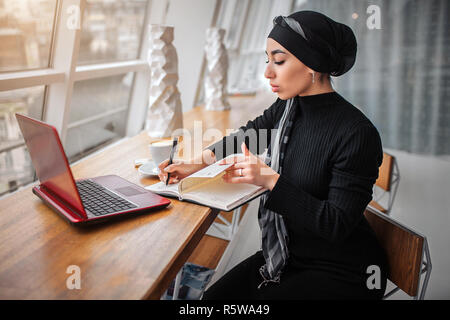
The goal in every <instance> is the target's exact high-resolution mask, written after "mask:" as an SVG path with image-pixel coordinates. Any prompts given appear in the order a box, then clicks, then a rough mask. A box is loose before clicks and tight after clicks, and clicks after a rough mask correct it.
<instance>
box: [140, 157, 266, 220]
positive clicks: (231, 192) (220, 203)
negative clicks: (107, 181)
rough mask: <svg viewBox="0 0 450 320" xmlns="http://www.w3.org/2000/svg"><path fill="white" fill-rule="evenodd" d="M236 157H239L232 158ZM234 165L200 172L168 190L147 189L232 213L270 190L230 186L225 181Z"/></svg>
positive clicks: (162, 185) (160, 186) (156, 186)
mask: <svg viewBox="0 0 450 320" xmlns="http://www.w3.org/2000/svg"><path fill="white" fill-rule="evenodd" d="M233 156H236V154H233V155H230V156H228V157H227V158H229V157H233ZM230 166H232V164H226V165H219V164H218V162H216V163H213V164H212V165H210V166H208V167H206V168H203V169H202V170H199V171H197V172H195V173H193V174H191V175H190V176H188V177H186V178H184V179H182V180H181V181H180V182H178V183H175V184H169V185H168V186H166V184H165V183H164V182H158V183H155V184H153V185H151V186H148V187H146V189H147V190H150V191H153V192H155V193H157V194H160V195H165V196H168V197H178V199H179V200H186V201H190V202H194V203H198V204H202V205H205V206H208V207H211V208H217V209H219V210H222V211H231V210H233V209H235V208H236V207H239V206H241V205H242V204H244V203H246V202H248V201H250V200H252V199H254V198H256V197H257V196H259V195H261V194H263V193H264V192H266V191H267V189H265V188H263V187H260V186H255V185H253V184H247V183H238V184H235V183H233V184H231V183H226V182H224V181H223V180H222V176H223V175H224V174H225V170H226V169H227V168H228V167H230Z"/></svg>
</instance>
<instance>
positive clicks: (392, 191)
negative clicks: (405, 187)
mask: <svg viewBox="0 0 450 320" xmlns="http://www.w3.org/2000/svg"><path fill="white" fill-rule="evenodd" d="M399 182H400V173H399V169H398V165H397V161H396V160H395V157H394V156H392V155H390V154H388V153H386V152H383V162H382V163H381V166H380V168H379V171H378V179H377V181H375V187H374V194H376V193H377V192H376V191H378V190H381V191H382V193H381V194H379V195H378V196H375V197H374V198H375V199H374V200H372V201H371V202H370V203H369V206H371V207H373V208H375V209H377V210H379V211H381V212H383V213H385V214H387V215H388V214H389V212H390V211H391V209H392V205H393V203H394V199H395V195H396V194H397V188H398V184H399ZM386 195H388V197H389V198H388V200H387V201H386V200H384V199H383V198H384V197H385V196H386ZM382 200H384V202H383V204H382V203H381V201H382ZM384 203H386V205H385V204H384Z"/></svg>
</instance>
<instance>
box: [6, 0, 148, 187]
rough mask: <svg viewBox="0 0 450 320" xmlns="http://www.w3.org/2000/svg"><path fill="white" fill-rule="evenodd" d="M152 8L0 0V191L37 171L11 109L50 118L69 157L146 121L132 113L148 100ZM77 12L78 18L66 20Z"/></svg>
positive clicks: (93, 0) (138, 1) (98, 1)
mask: <svg viewBox="0 0 450 320" xmlns="http://www.w3.org/2000/svg"><path fill="white" fill-rule="evenodd" d="M74 3H75V4H74ZM77 3H78V5H77ZM74 6H75V8H74ZM74 9H76V10H74ZM149 9H150V5H149V1H148V0H134V1H125V0H118V1H109V0H80V1H74V0H59V1H58V0H17V1H8V0H0V43H1V46H2V49H1V50H0V181H1V182H0V195H2V194H5V193H8V192H10V191H12V190H14V189H17V188H18V187H19V186H21V185H24V184H27V183H29V182H31V181H33V180H34V179H35V177H34V170H33V168H32V165H31V162H30V158H29V155H28V151H27V150H26V147H25V144H24V141H23V139H22V137H21V134H20V130H19V128H18V125H17V122H16V119H15V116H14V114H15V113H16V112H20V113H23V114H27V115H29V116H31V117H33V118H36V119H41V120H43V121H45V122H47V123H50V124H52V125H54V126H55V127H56V128H57V130H58V132H59V134H60V137H61V140H62V142H63V145H64V148H65V151H66V154H67V155H68V158H69V161H70V162H73V161H75V160H77V159H80V158H81V157H83V156H85V155H87V154H89V153H90V152H93V151H94V150H97V149H98V148H99V147H102V146H105V145H106V144H108V143H111V142H112V141H115V140H117V139H120V138H121V137H124V136H125V135H131V134H136V133H137V132H139V131H140V130H141V129H142V128H143V121H144V119H143V117H142V116H141V117H131V116H130V115H133V114H138V115H141V114H143V113H144V112H145V107H146V102H145V99H142V97H145V96H146V95H147V91H146V90H148V75H149V72H148V64H147V61H146V55H145V54H144V53H145V50H146V49H145V48H146V42H145V41H144V40H145V39H146V37H145V31H146V28H145V27H144V26H146V25H147V24H148V23H149V22H148V16H149V14H148V13H149ZM77 13H79V14H80V15H82V17H83V19H82V20H81V21H83V23H82V24H81V25H80V28H78V29H77V28H76V27H75V28H73V27H72V28H69V25H68V24H67V23H65V22H64V21H66V22H67V21H68V20H69V19H73V18H75V19H77V18H78V17H79V16H77ZM136 119H141V120H142V122H139V121H140V120H139V121H138V120H136ZM133 121H134V122H133Z"/></svg>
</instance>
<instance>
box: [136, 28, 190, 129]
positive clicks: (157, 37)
mask: <svg viewBox="0 0 450 320" xmlns="http://www.w3.org/2000/svg"><path fill="white" fill-rule="evenodd" d="M149 36H150V42H149V51H148V56H147V61H148V64H149V66H150V73H151V75H150V77H151V79H150V94H149V106H148V112H147V121H146V123H145V129H146V130H147V132H148V135H149V136H150V137H153V138H162V137H170V136H171V135H172V132H173V131H174V130H176V129H180V128H183V114H182V109H181V99H180V92H179V91H178V88H177V82H178V56H177V52H176V50H175V47H174V46H173V44H172V41H173V27H168V26H162V25H149Z"/></svg>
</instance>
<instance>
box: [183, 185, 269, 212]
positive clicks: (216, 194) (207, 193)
mask: <svg viewBox="0 0 450 320" xmlns="http://www.w3.org/2000/svg"><path fill="white" fill-rule="evenodd" d="M261 189H262V187H260V186H255V185H253V184H247V183H237V184H231V183H226V182H224V181H223V180H222V179H217V180H216V181H215V182H214V183H208V184H205V185H203V186H201V187H199V188H195V189H194V190H192V191H189V192H187V193H184V194H183V195H184V198H185V199H191V200H193V201H197V202H199V203H204V204H207V205H210V206H213V207H223V208H226V207H228V206H229V205H230V204H233V203H236V202H238V201H240V200H242V199H246V198H248V195H250V194H254V193H255V192H257V191H258V190H261Z"/></svg>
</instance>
